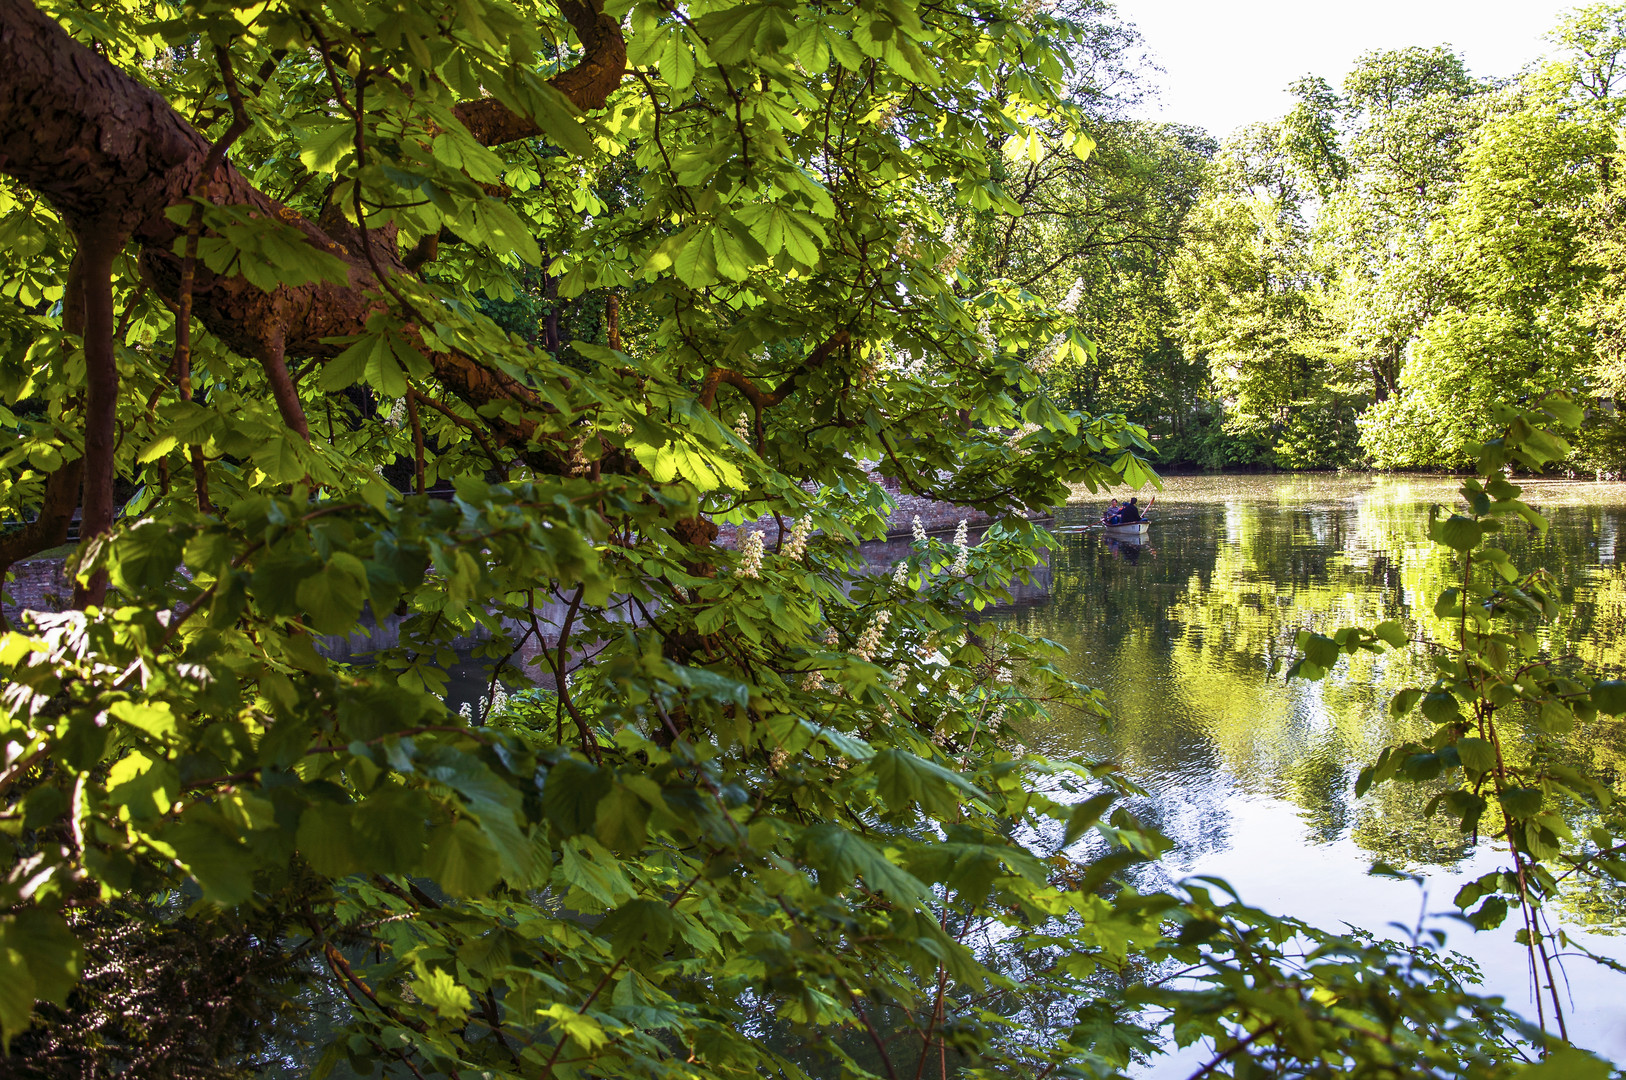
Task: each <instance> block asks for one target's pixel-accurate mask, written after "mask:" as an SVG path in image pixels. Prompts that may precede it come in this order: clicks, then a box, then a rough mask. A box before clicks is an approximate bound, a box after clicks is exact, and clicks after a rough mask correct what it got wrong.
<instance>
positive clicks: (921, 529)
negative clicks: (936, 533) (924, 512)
mask: <svg viewBox="0 0 1626 1080" xmlns="http://www.w3.org/2000/svg"><path fill="white" fill-rule="evenodd" d="M914 528H915V543H917V544H924V543H925V542H926V526H924V525H922V524H921V523H920V515H919V514H916V515H915V521H914Z"/></svg>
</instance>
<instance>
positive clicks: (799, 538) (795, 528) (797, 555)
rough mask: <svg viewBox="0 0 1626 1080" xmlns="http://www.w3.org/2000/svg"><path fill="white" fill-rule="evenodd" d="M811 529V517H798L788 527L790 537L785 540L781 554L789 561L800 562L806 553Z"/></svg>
mask: <svg viewBox="0 0 1626 1080" xmlns="http://www.w3.org/2000/svg"><path fill="white" fill-rule="evenodd" d="M812 531H813V519H812V518H810V517H805V516H804V517H799V518H797V519H796V524H794V525H792V526H791V528H790V539H789V540H787V541H786V542H785V547H784V551H783V554H784V556H785V558H787V559H789V560H790V561H791V562H801V561H802V556H803V555H806V554H807V538H808V535H809V534H810V533H812Z"/></svg>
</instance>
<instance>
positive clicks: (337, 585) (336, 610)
mask: <svg viewBox="0 0 1626 1080" xmlns="http://www.w3.org/2000/svg"><path fill="white" fill-rule="evenodd" d="M294 595H295V597H296V598H297V600H298V602H299V606H300V608H301V609H302V610H303V611H304V612H305V616H306V619H305V621H306V622H307V623H309V624H310V625H311V626H312V627H313V628H315V629H316V630H318V631H320V632H322V633H324V634H346V633H349V632H350V631H352V630H353V629H355V626H356V620H357V619H359V618H360V617H361V609H362V605H364V604H365V603H366V602H367V567H366V566H365V565H364V564H363V563H362V561H361V560H360V559H358V558H356V557H355V556H354V555H352V554H350V553H349V552H347V551H336V552H334V553H333V557H332V558H330V559H329V560H328V561H327V562H326V563H325V564H324V565H323V566H322V568H321V570H319V571H318V572H317V573H315V574H313V575H311V576H310V577H307V578H305V579H304V580H303V581H301V582H300V583H299V587H298V589H297V590H296V591H295V594H294Z"/></svg>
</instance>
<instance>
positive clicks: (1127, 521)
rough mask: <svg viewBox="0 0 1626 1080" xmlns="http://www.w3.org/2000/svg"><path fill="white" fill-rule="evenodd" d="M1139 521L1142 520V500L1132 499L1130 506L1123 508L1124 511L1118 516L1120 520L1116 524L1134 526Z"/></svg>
mask: <svg viewBox="0 0 1626 1080" xmlns="http://www.w3.org/2000/svg"><path fill="white" fill-rule="evenodd" d="M1139 520H1140V500H1139V499H1130V500H1129V504H1128V505H1127V506H1125V507H1124V508H1123V511H1122V512H1121V513H1120V514H1119V515H1118V520H1117V521H1116V522H1114V524H1117V525H1132V524H1134V523H1135V522H1137V521H1139Z"/></svg>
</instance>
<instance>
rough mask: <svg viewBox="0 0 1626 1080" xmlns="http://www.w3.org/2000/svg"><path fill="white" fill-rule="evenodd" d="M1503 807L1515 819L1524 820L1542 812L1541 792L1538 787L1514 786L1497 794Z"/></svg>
mask: <svg viewBox="0 0 1626 1080" xmlns="http://www.w3.org/2000/svg"><path fill="white" fill-rule="evenodd" d="M1497 801H1498V802H1500V803H1501V804H1502V809H1503V810H1505V811H1506V812H1507V816H1508V817H1510V818H1513V819H1514V820H1515V821H1524V820H1528V819H1529V818H1533V817H1535V816H1536V815H1537V814H1539V813H1541V804H1542V797H1541V792H1540V791H1539V790H1537V789H1536V788H1525V787H1513V788H1508V789H1507V790H1506V791H1503V792H1502V794H1501V795H1499V796H1497Z"/></svg>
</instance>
